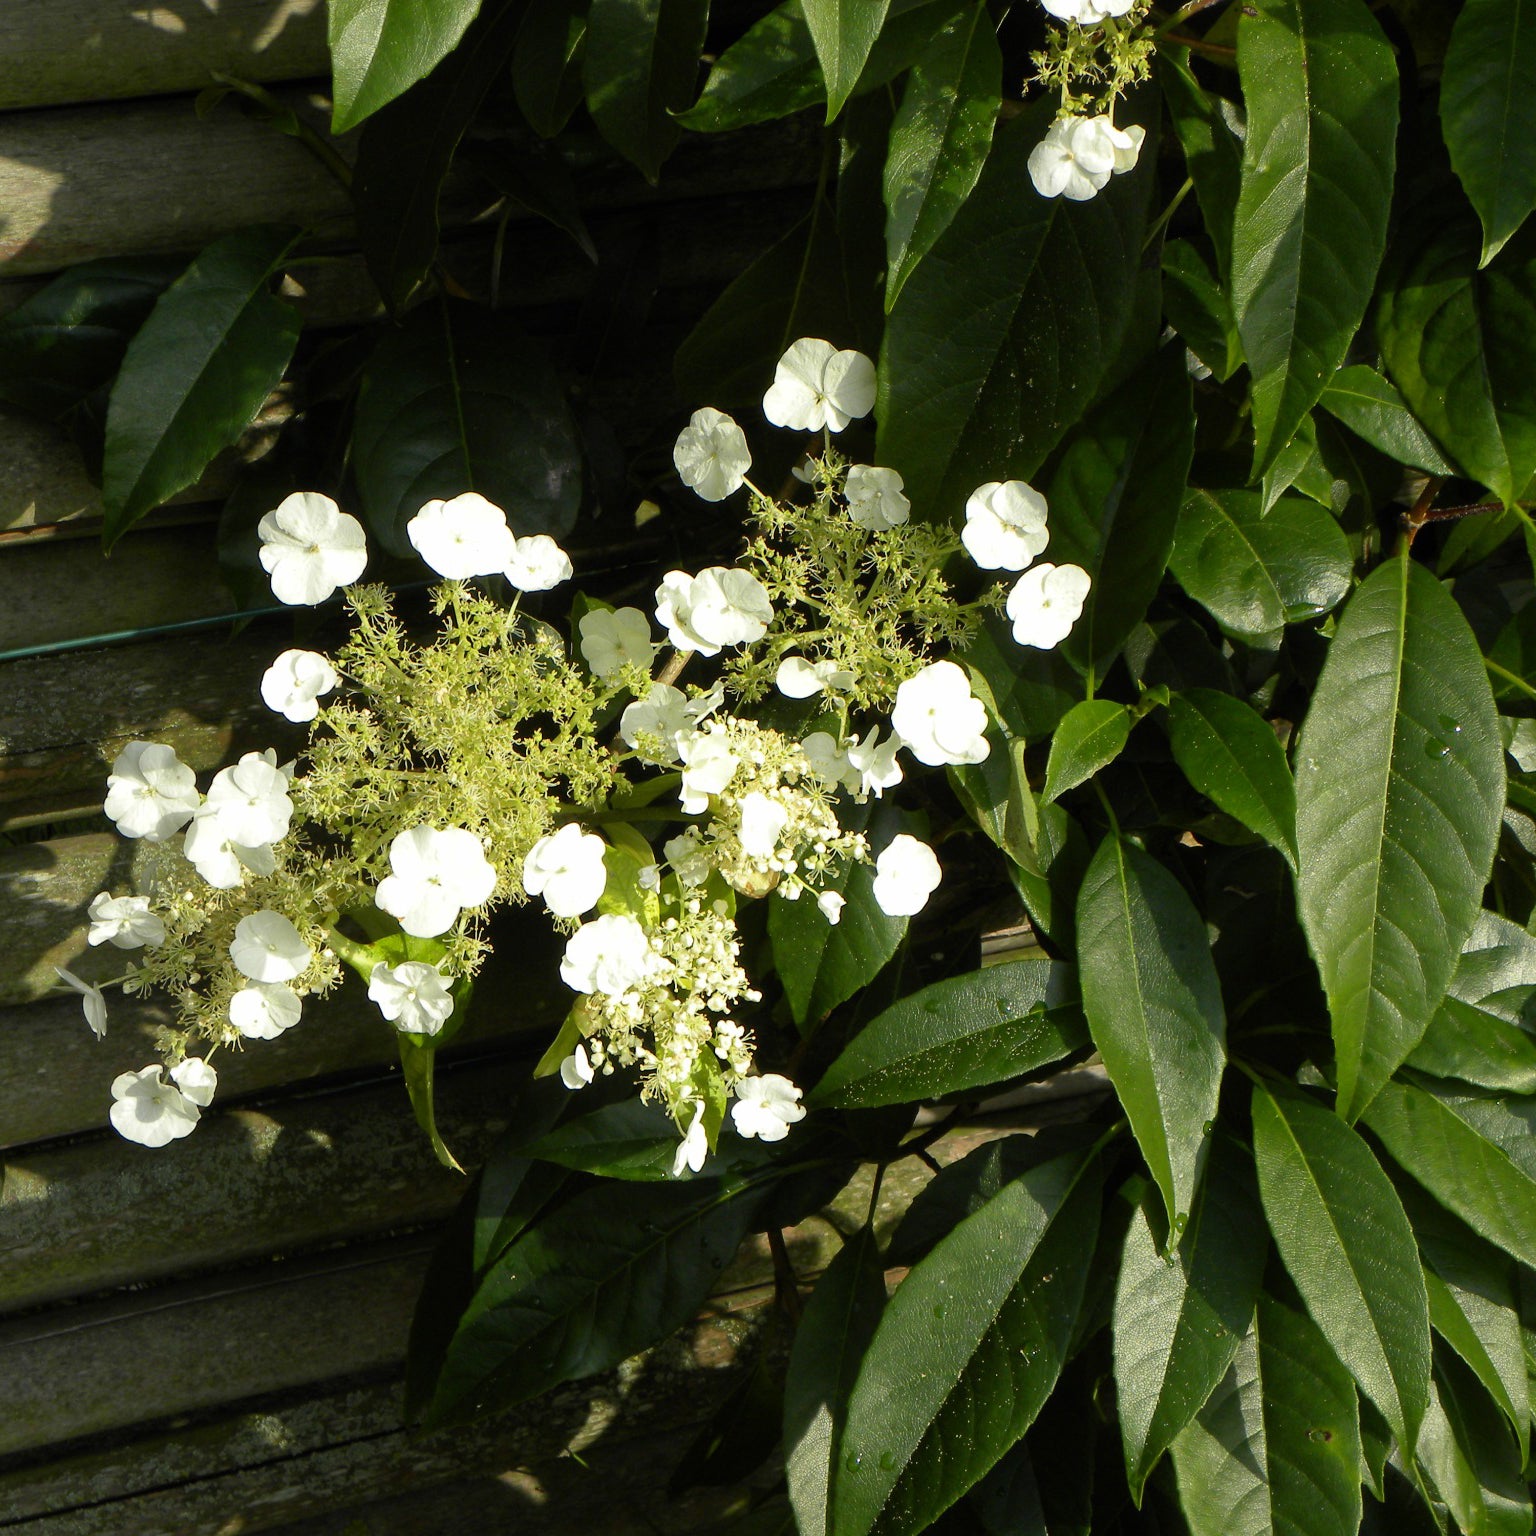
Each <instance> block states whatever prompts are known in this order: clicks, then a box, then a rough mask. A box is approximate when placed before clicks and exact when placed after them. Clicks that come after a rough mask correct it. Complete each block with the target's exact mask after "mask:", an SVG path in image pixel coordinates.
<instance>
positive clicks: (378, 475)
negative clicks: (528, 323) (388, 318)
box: [352, 301, 581, 558]
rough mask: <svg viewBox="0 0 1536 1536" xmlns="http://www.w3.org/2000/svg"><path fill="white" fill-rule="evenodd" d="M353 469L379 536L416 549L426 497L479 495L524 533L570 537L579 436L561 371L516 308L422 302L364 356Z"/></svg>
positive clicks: (399, 550)
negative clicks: (413, 529)
mask: <svg viewBox="0 0 1536 1536" xmlns="http://www.w3.org/2000/svg"><path fill="white" fill-rule="evenodd" d="M352 469H353V473H354V474H355V475H356V477H357V489H358V495H359V497H360V500H361V504H362V515H363V519H364V522H365V523H366V524H367V526H368V529H369V532H370V534H371V535H372V537H374V538H375V539H377V540H378V541H379V543H380V544H382V545H383V547H384V548H385V549H387V550H388V551H389V552H390V553H391V554H397V555H404V556H406V557H408V558H409V557H410V556H411V555H413V553H414V551H413V550H412V548H411V544H410V541H409V540H408V539H407V538H406V534H405V525H406V523H407V522H409V521H410V519H411V518H413V517H414V516H415V515H416V513H417V512H418V511H420V509H421V506H422V503H423V502H427V501H431V500H433V499H439V498H446V497H450V496H457V495H459V493H460V492H462V491H470V490H473V491H479V492H480V493H481V494H482V495H483V496H486V497H488V498H489V499H490V500H491V501H493V502H495V504H496V505H497V506H498V507H502V508H504V509H505V511H506V513H507V520H508V521H509V522H510V523H511V525H512V527H513V529H514V531H515V532H516V533H518V534H519V535H520V536H526V535H528V534H534V533H547V534H551V535H553V536H555V537H559V535H561V534H563V533H565V532H566V531H567V530H568V529H569V528H570V526H571V524H572V522H573V521H574V520H575V517H576V508H577V506H578V505H579V504H580V501H581V443H580V439H579V437H578V435H577V432H576V424H575V422H574V421H573V420H572V418H571V413H570V409H569V407H568V406H567V405H566V403H565V396H564V394H563V393H562V391H561V389H560V385H559V383H558V380H557V378H556V376H555V373H554V370H553V369H552V367H551V366H550V364H549V361H548V359H547V358H546V357H545V356H544V353H543V350H542V349H541V348H540V347H539V346H538V344H537V343H535V342H533V341H531V340H530V339H529V338H528V337H527V336H525V335H524V334H523V332H522V330H521V329H520V328H519V327H518V325H517V324H516V322H515V321H513V320H512V319H510V318H509V317H508V316H505V315H500V314H493V313H490V312H489V311H487V310H485V309H482V308H480V307H478V306H473V305H468V304H465V305H462V306H461V305H459V304H457V303H453V302H450V301H440V302H439V303H435V304H425V305H422V306H421V308H419V309H417V310H415V311H414V312H413V313H412V314H411V316H410V318H409V319H408V320H407V321H406V322H405V324H404V325H403V326H402V327H401V328H400V329H399V330H397V331H396V332H394V333H393V334H392V335H390V336H389V337H388V338H386V340H385V341H384V342H383V343H382V344H381V345H380V346H379V348H378V350H377V351H376V352H375V353H374V355H373V357H372V358H371V359H370V361H369V364H368V369H367V372H366V373H365V374H364V377H363V384H362V389H361V392H360V393H359V396H358V402H357V418H356V423H355V425H354V427H353V432H352Z"/></svg>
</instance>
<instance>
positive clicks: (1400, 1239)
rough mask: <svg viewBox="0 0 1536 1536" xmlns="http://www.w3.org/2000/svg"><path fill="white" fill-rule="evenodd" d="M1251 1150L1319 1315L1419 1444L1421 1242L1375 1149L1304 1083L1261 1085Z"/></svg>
mask: <svg viewBox="0 0 1536 1536" xmlns="http://www.w3.org/2000/svg"><path fill="white" fill-rule="evenodd" d="M1253 1155H1254V1161H1255V1163H1256V1164H1257V1165H1258V1170H1259V1194H1260V1196H1261V1197H1262V1199H1263V1201H1264V1213H1265V1215H1266V1216H1267V1217H1268V1218H1269V1229H1270V1231H1271V1232H1273V1233H1274V1236H1275V1246H1276V1247H1277V1248H1278V1249H1279V1250H1280V1257H1281V1258H1282V1259H1284V1260H1285V1267H1286V1268H1287V1269H1288V1270H1289V1271H1290V1273H1291V1279H1292V1280H1294V1281H1295V1282H1296V1289H1297V1290H1298V1291H1300V1292H1301V1295H1302V1299H1303V1300H1304V1301H1305V1302H1306V1304H1307V1311H1308V1312H1310V1313H1311V1314H1312V1320H1313V1321H1314V1322H1315V1323H1316V1324H1317V1326H1318V1327H1319V1328H1321V1329H1322V1331H1323V1334H1324V1335H1325V1337H1326V1338H1327V1340H1328V1342H1329V1343H1330V1344H1331V1345H1332V1346H1333V1348H1334V1350H1335V1352H1336V1353H1337V1354H1338V1357H1339V1359H1340V1360H1342V1361H1343V1362H1344V1364H1345V1365H1346V1366H1347V1367H1348V1368H1349V1371H1350V1374H1351V1375H1352V1376H1353V1377H1354V1378H1355V1380H1356V1381H1358V1382H1359V1383H1360V1388H1361V1390H1362V1391H1363V1392H1364V1393H1365V1395H1366V1396H1367V1397H1369V1398H1370V1400H1371V1401H1372V1402H1373V1403H1375V1404H1376V1406H1377V1407H1378V1408H1379V1409H1380V1410H1381V1412H1382V1414H1383V1415H1384V1416H1385V1418H1386V1420H1387V1422H1388V1423H1389V1424H1390V1425H1391V1426H1392V1429H1393V1432H1394V1433H1395V1434H1396V1435H1397V1438H1398V1443H1399V1444H1401V1445H1412V1444H1413V1441H1414V1436H1415V1435H1416V1434H1417V1433H1418V1428H1419V1421H1420V1420H1421V1419H1422V1418H1423V1417H1424V1409H1425V1405H1426V1403H1427V1402H1428V1400H1429V1301H1428V1299H1427V1297H1426V1295H1425V1291H1424V1272H1423V1269H1422V1266H1421V1265H1420V1263H1419V1253H1418V1245H1417V1244H1416V1243H1415V1242H1414V1238H1413V1229H1412V1227H1410V1226H1409V1225H1408V1217H1407V1215H1406V1214H1405V1213H1404V1211H1403V1206H1402V1202H1401V1201H1400V1200H1399V1199H1398V1198H1397V1193H1396V1191H1395V1190H1394V1189H1393V1188H1392V1182H1391V1180H1390V1179H1388V1178H1387V1176H1386V1174H1385V1173H1384V1172H1382V1169H1381V1165H1380V1164H1379V1163H1378V1162H1377V1161H1376V1157H1375V1155H1374V1154H1373V1153H1372V1151H1371V1149H1370V1148H1369V1147H1368V1146H1367V1145H1366V1144H1365V1142H1364V1141H1362V1140H1361V1139H1360V1137H1359V1136H1358V1135H1357V1134H1356V1133H1355V1132H1354V1131H1353V1130H1351V1129H1350V1127H1349V1126H1347V1125H1346V1124H1345V1123H1344V1122H1343V1121H1342V1120H1341V1119H1340V1118H1339V1117H1338V1116H1337V1115H1335V1114H1333V1113H1332V1112H1331V1111H1330V1110H1328V1109H1326V1108H1325V1107H1324V1106H1323V1105H1321V1104H1319V1103H1318V1102H1317V1101H1316V1100H1315V1099H1312V1098H1310V1097H1308V1096H1306V1095H1304V1094H1301V1093H1296V1092H1284V1093H1276V1094H1271V1093H1270V1092H1268V1091H1267V1090H1266V1089H1265V1088H1263V1087H1261V1086H1259V1085H1257V1084H1255V1086H1254V1090H1253Z"/></svg>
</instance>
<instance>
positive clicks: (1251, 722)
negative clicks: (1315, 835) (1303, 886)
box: [1168, 688, 1296, 868]
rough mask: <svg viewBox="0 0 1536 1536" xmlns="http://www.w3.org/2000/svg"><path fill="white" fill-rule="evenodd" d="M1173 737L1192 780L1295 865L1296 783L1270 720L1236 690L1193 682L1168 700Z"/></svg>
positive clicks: (1176, 751)
mask: <svg viewBox="0 0 1536 1536" xmlns="http://www.w3.org/2000/svg"><path fill="white" fill-rule="evenodd" d="M1168 739H1169V744H1170V745H1171V746H1172V748H1173V757H1174V761H1175V762H1177V763H1178V765H1179V767H1180V768H1182V769H1183V770H1184V776H1185V777H1186V778H1187V779H1188V780H1189V782H1190V783H1191V784H1193V785H1194V786H1195V788H1196V789H1198V790H1199V791H1200V793H1201V794H1202V795H1204V796H1205V797H1206V798H1207V799H1208V800H1210V801H1212V802H1213V803H1214V804H1215V805H1216V806H1217V807H1218V808H1219V809H1221V810H1223V811H1225V812H1226V813H1227V815H1229V816H1232V817H1235V818H1236V819H1237V820H1238V821H1240V822H1242V824H1243V825H1244V826H1245V827H1247V828H1249V829H1250V830H1251V831H1254V832H1257V833H1258V834H1259V836H1260V837H1262V838H1263V839H1264V841H1265V842H1267V843H1269V844H1271V845H1272V846H1273V847H1275V848H1278V849H1279V850H1280V852H1281V853H1283V854H1284V855H1285V857H1286V860H1287V861H1288V862H1289V863H1290V865H1291V866H1292V868H1294V867H1295V864H1296V785H1295V783H1294V782H1293V780H1292V779H1291V770H1290V768H1289V767H1287V765H1286V761H1285V752H1284V750H1283V749H1282V747H1281V746H1280V743H1279V741H1278V740H1277V739H1276V737H1275V733H1274V731H1273V730H1272V729H1271V728H1270V726H1269V723H1268V721H1266V720H1265V719H1264V718H1263V717H1262V716H1261V715H1259V714H1257V713H1256V712H1255V711H1254V710H1252V709H1250V708H1249V707H1248V706H1247V705H1246V704H1244V703H1243V702H1242V700H1241V699H1234V698H1233V697H1232V696H1231V694H1227V693H1218V692H1217V691H1216V690H1215V689H1214V688H1190V689H1187V690H1186V691H1185V692H1183V693H1176V694H1174V696H1173V698H1172V699H1171V700H1170V701H1169V704H1168Z"/></svg>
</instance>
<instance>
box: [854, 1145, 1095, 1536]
mask: <svg viewBox="0 0 1536 1536" xmlns="http://www.w3.org/2000/svg"><path fill="white" fill-rule="evenodd" d="M1099 1178H1100V1175H1099V1171H1098V1163H1097V1160H1096V1159H1094V1160H1092V1161H1090V1162H1087V1163H1085V1162H1084V1159H1083V1158H1082V1156H1081V1155H1080V1154H1069V1155H1067V1156H1063V1157H1059V1158H1055V1159H1053V1160H1052V1161H1050V1162H1048V1163H1044V1164H1042V1165H1040V1166H1039V1167H1036V1168H1033V1169H1031V1170H1030V1171H1029V1172H1027V1173H1025V1174H1024V1175H1023V1176H1022V1177H1020V1178H1018V1179H1015V1180H1014V1181H1013V1182H1012V1183H1010V1184H1006V1185H1004V1186H1003V1188H1002V1189H1001V1190H1000V1191H999V1192H998V1193H997V1195H995V1196H994V1197H993V1198H992V1199H991V1200H989V1201H988V1202H987V1204H986V1205H984V1206H983V1207H982V1208H981V1209H980V1210H979V1211H977V1212H976V1214H975V1215H973V1216H970V1217H967V1218H966V1220H964V1221H962V1222H961V1223H960V1225H959V1226H957V1227H956V1228H955V1229H954V1231H953V1232H951V1233H950V1234H949V1236H948V1237H946V1238H945V1239H944V1240H943V1241H942V1242H940V1243H939V1244H938V1246H937V1247H935V1248H934V1249H933V1251H932V1252H931V1253H930V1254H929V1255H928V1256H927V1258H925V1259H924V1260H922V1262H921V1263H919V1264H918V1265H917V1266H916V1267H915V1268H914V1269H913V1270H912V1272H911V1273H910V1274H909V1275H908V1276H907V1278H906V1279H905V1280H904V1281H902V1283H901V1286H900V1288H899V1289H898V1290H897V1292H896V1294H895V1296H894V1297H892V1299H891V1302H890V1304H889V1305H888V1306H887V1308H886V1310H885V1315H884V1317H882V1318H881V1320H880V1326H879V1328H878V1329H877V1330H876V1332H875V1337H874V1339H873V1340H872V1341H871V1343H870V1346H869V1349H868V1350H867V1351H866V1353H865V1355H864V1363H863V1365H862V1367H861V1368H860V1371H859V1376H858V1380H857V1381H856V1382H855V1383H854V1387H853V1392H852V1394H851V1395H850V1397H849V1401H848V1422H847V1428H846V1430H845V1431H844V1434H843V1442H842V1444H843V1454H842V1456H841V1457H840V1459H839V1461H838V1463H837V1465H836V1467H835V1468H834V1469H833V1475H832V1509H833V1522H832V1525H833V1529H834V1530H835V1531H836V1532H837V1536H908V1533H914V1536H915V1533H916V1532H919V1531H922V1530H926V1529H927V1527H928V1526H929V1524H931V1522H932V1521H933V1520H934V1519H935V1518H936V1517H937V1516H938V1515H939V1514H940V1513H942V1511H943V1510H945V1509H947V1508H948V1507H949V1506H950V1505H951V1504H953V1503H954V1502H955V1500H956V1499H958V1498H959V1497H960V1496H961V1494H963V1493H965V1492H966V1490H967V1489H969V1488H970V1487H972V1486H973V1485H974V1484H975V1483H976V1482H977V1481H979V1480H980V1478H981V1477H982V1476H983V1475H984V1474H985V1473H986V1472H987V1470H988V1469H989V1468H990V1467H991V1466H992V1465H993V1463H994V1462H996V1461H997V1459H998V1458H999V1457H1000V1456H1001V1455H1002V1454H1003V1452H1004V1451H1006V1450H1007V1449H1008V1448H1009V1447H1010V1446H1012V1445H1013V1444H1014V1443H1015V1442H1016V1441H1017V1440H1018V1439H1019V1437H1020V1436H1021V1435H1022V1434H1023V1433H1024V1431H1025V1430H1026V1429H1028V1428H1029V1426H1030V1424H1031V1423H1032V1422H1033V1420H1034V1418H1035V1416H1036V1414H1038V1413H1039V1411H1040V1408H1041V1405H1042V1404H1043V1403H1044V1402H1045V1400H1046V1398H1047V1397H1048V1396H1049V1395H1050V1392H1051V1388H1052V1387H1053V1386H1054V1385H1055V1383H1056V1378H1057V1376H1058V1375H1059V1373H1060V1371H1061V1367H1062V1364H1063V1362H1064V1360H1065V1357H1066V1350H1067V1345H1068V1343H1069V1341H1070V1339H1071V1335H1072V1325H1073V1323H1074V1321H1075V1320H1076V1317H1077V1309H1078V1305H1079V1303H1080V1301H1081V1298H1082V1294H1083V1285H1084V1281H1085V1280H1086V1277H1087V1272H1088V1263H1089V1259H1090V1257H1091V1255H1092V1250H1093V1234H1094V1232H1095V1230H1096V1229H1097V1225H1098V1216H1099ZM1047 1275H1049V1276H1050V1279H1049V1281H1047V1280H1046V1279H1045V1277H1046V1276H1047Z"/></svg>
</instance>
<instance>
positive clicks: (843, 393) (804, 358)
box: [763, 336, 875, 432]
mask: <svg viewBox="0 0 1536 1536" xmlns="http://www.w3.org/2000/svg"><path fill="white" fill-rule="evenodd" d="M874 405H875V365H874V364H873V363H872V362H870V360H869V359H868V358H867V357H865V355H864V354H863V353H862V352H852V351H849V352H839V351H838V350H837V348H836V347H834V346H833V345H832V343H831V342H830V341H822V340H820V339H819V338H818V337H815V336H802V337H801V338H800V340H799V341H797V342H796V343H795V344H794V345H793V346H792V347H790V349H789V350H788V351H787V352H786V353H785V354H784V356H783V357H781V358H780V359H779V362H778V366H777V367H776V368H775V369H774V371H773V383H772V384H771V385H770V386H769V387H768V393H767V394H765V395H764V396H763V415H765V416H766V417H767V418H768V420H769V421H771V422H772V423H773V424H774V426H776V427H797V428H799V429H800V430H801V431H802V432H820V431H821V430H822V428H823V427H825V428H826V429H827V430H828V431H830V432H841V431H842V430H843V428H844V427H846V426H847V425H848V423H849V422H850V421H852V420H853V419H854V418H855V417H857V416H867V415H868V414H869V413H870V411H871V410H873V409H874Z"/></svg>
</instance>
